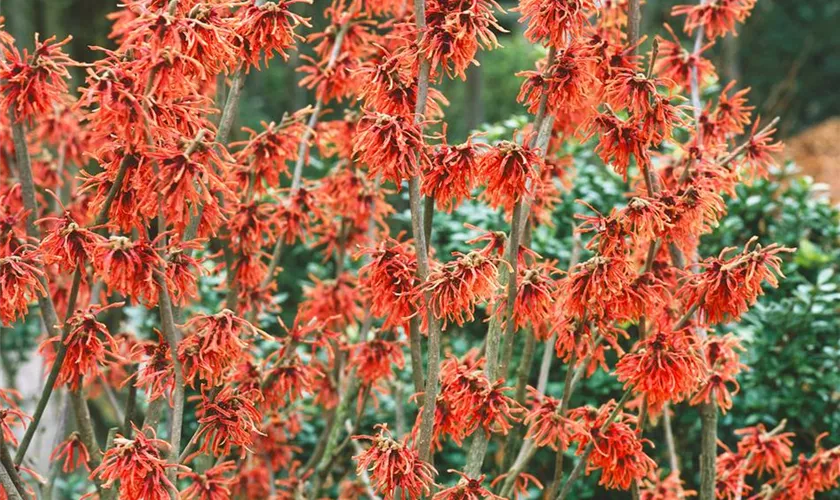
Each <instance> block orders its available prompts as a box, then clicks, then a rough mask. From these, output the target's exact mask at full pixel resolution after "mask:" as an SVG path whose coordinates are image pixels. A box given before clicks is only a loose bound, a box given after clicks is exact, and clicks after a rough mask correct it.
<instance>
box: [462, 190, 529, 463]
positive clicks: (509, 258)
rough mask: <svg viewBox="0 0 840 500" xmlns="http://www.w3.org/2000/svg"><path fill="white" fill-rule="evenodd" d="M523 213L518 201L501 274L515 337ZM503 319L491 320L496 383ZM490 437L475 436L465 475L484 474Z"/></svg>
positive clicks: (489, 369)
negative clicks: (482, 472)
mask: <svg viewBox="0 0 840 500" xmlns="http://www.w3.org/2000/svg"><path fill="white" fill-rule="evenodd" d="M521 212H522V202H521V201H518V202H516V204H514V206H513V215H512V216H511V228H510V236H509V237H508V241H507V248H506V250H505V261H506V262H507V263H508V265H507V266H506V267H502V271H501V272H500V273H499V274H500V276H499V281H500V283H506V284H507V285H508V287H507V299H506V304H505V322H506V323H505V324H506V332H508V333H510V335H513V327H514V321H513V305H514V301H515V300H516V291H517V288H516V273H517V264H518V260H519V259H518V253H519V236H518V235H519V223H520V221H521V218H520V215H521ZM501 323H502V320H501V319H499V315H498V314H496V315H494V316H493V318H492V319H491V321H490V327H489V328H488V331H487V344H486V351H485V354H484V358H485V363H484V373H485V375H486V376H487V379H488V380H496V379H497V378H498V377H499V376H500V375H501V373H499V365H500V363H499V351H500V349H501V344H502V328H501ZM489 439H490V436H489V435H488V433H486V432H477V433H475V434H474V435H473V440H472V444H471V446H470V450H469V453H468V455H467V465H466V467H465V468H464V473H465V474H466V475H467V476H469V477H478V476H479V475H480V474H481V467H482V465H484V459H485V457H486V455H487V445H488V443H489Z"/></svg>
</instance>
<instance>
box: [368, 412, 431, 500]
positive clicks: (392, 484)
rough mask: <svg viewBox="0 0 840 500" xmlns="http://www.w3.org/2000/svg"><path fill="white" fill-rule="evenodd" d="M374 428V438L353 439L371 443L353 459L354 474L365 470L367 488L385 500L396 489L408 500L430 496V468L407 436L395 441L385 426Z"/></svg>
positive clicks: (389, 499)
mask: <svg viewBox="0 0 840 500" xmlns="http://www.w3.org/2000/svg"><path fill="white" fill-rule="evenodd" d="M376 428H377V429H378V430H379V432H378V433H377V434H376V435H375V436H353V439H356V440H366V441H371V442H372V445H371V447H370V448H368V449H367V450H365V451H363V452H361V453H359V454H358V455H356V456H355V457H353V460H355V461H356V463H357V467H356V470H357V472H358V473H361V472H362V471H364V470H367V471H368V473H369V474H370V479H371V485H372V486H373V488H374V489H375V490H376V491H377V492H378V493H380V494H382V495H383V497H384V498H385V500H392V499H393V498H394V493H395V490H396V489H397V488H400V489H401V490H402V494H403V495H405V496H407V497H408V498H419V497H421V496H422V495H424V494H426V495H428V494H430V493H431V486H432V483H433V482H434V474H435V473H436V471H435V469H434V467H432V466H431V465H429V464H428V463H426V462H424V461H422V460H420V455H419V454H418V453H417V450H415V449H414V448H411V447H409V446H408V436H406V437H404V438H403V439H402V441H396V440H394V439H393V438H392V437H391V432H390V431H389V430H388V426H387V425H385V424H377V425H376Z"/></svg>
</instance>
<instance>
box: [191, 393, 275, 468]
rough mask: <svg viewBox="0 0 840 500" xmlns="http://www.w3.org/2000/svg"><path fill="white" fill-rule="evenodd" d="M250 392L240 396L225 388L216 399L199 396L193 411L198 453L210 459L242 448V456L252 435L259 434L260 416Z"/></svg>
mask: <svg viewBox="0 0 840 500" xmlns="http://www.w3.org/2000/svg"><path fill="white" fill-rule="evenodd" d="M255 396H257V395H256V394H254V393H253V392H250V393H242V392H239V391H238V390H236V389H234V388H232V387H230V386H226V387H224V388H223V389H222V390H221V391H219V392H218V393H217V394H216V395H215V396H212V397H211V396H208V394H206V393H204V394H202V395H201V404H200V406H199V408H198V410H197V411H196V416H197V417H198V430H197V431H196V440H197V441H199V442H201V446H200V447H199V451H200V452H202V453H210V454H212V455H213V456H227V455H229V454H230V452H231V449H232V447H234V446H238V447H241V448H242V450H241V455H242V456H245V453H246V451H247V450H248V447H249V446H251V444H252V443H253V436H254V433H259V429H260V424H261V422H262V415H261V414H260V412H259V410H257V408H256V406H255V403H256V402H257V401H258V399H259V398H258V397H255Z"/></svg>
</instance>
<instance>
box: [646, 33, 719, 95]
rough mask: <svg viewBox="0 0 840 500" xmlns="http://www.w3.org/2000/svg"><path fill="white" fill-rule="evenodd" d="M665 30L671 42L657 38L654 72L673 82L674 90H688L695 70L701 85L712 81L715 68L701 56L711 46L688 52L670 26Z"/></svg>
mask: <svg viewBox="0 0 840 500" xmlns="http://www.w3.org/2000/svg"><path fill="white" fill-rule="evenodd" d="M665 30H667V31H668V33H669V34H670V36H671V40H666V39H664V38H661V37H657V38H658V40H659V57H658V58H657V59H656V63H655V64H654V67H653V68H654V72H655V73H656V74H657V75H659V76H661V77H662V78H663V79H665V80H666V81H669V82H673V85H674V88H690V87H691V75H692V73H693V72H694V71H695V70H697V80H698V82H699V83H701V84H702V83H703V82H705V81H707V80H711V79H714V77H715V76H716V73H715V67H714V65H713V64H712V62H711V61H709V60H708V59H706V58H704V57H703V55H702V54H703V52H705V51H706V50H708V49H710V48H711V47H712V45H713V44H712V43H709V44H707V45H705V46H703V47H700V50H698V51H696V52H689V51H688V50H686V49H685V47H683V45H682V42H680V39H679V37H677V35H676V33H674V30H673V29H672V28H671V26H669V25H668V24H666V25H665Z"/></svg>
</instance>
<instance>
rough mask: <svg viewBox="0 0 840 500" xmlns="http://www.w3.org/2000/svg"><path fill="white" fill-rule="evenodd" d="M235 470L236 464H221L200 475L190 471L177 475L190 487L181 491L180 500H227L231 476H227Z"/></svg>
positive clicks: (231, 480)
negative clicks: (186, 481) (188, 482)
mask: <svg viewBox="0 0 840 500" xmlns="http://www.w3.org/2000/svg"><path fill="white" fill-rule="evenodd" d="M235 470H236V463H235V462H232V461H227V462H222V463H220V464H218V465H214V466H213V467H210V468H209V469H207V470H206V471H204V472H203V473H201V474H197V473H195V472H192V471H188V472H182V473H180V474H178V476H179V477H181V478H182V479H187V480H189V481H190V485H189V486H187V487H186V488H184V490H183V491H181V500H228V499H229V498H230V488H231V484H232V483H233V480H234V478H233V476H228V474H230V473H231V472H233V471H235Z"/></svg>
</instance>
